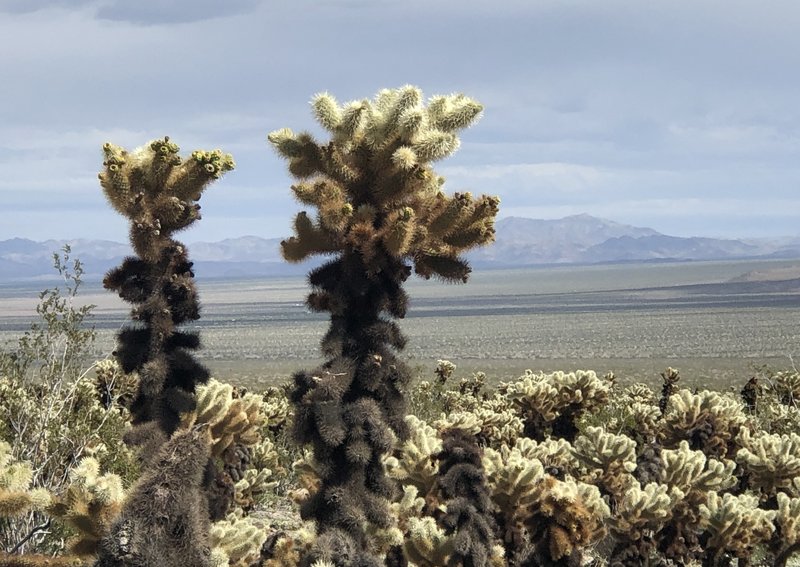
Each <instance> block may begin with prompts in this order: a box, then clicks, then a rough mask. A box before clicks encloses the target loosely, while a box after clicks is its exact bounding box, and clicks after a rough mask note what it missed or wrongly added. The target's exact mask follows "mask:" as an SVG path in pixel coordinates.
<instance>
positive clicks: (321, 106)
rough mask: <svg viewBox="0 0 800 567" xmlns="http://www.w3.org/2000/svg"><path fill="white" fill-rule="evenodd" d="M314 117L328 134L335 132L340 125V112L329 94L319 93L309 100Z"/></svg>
mask: <svg viewBox="0 0 800 567" xmlns="http://www.w3.org/2000/svg"><path fill="white" fill-rule="evenodd" d="M311 106H312V108H313V109H314V116H315V117H316V119H317V122H319V123H320V125H321V126H322V127H323V128H325V129H326V130H328V131H329V132H335V131H336V129H337V128H338V127H339V126H340V125H341V123H342V112H341V109H340V108H339V105H338V103H337V102H336V99H335V98H333V96H332V95H331V94H329V93H319V94H316V95H314V98H313V99H312V100H311Z"/></svg>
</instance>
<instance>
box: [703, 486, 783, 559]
mask: <svg viewBox="0 0 800 567" xmlns="http://www.w3.org/2000/svg"><path fill="white" fill-rule="evenodd" d="M700 516H701V518H702V522H701V525H702V526H703V527H704V528H705V530H706V531H707V532H708V533H709V539H708V541H707V543H706V555H707V557H710V558H712V561H714V560H715V559H716V558H719V557H720V556H721V555H722V553H724V552H729V553H732V554H734V555H735V556H736V557H739V558H745V557H749V556H750V555H751V554H752V550H753V548H754V547H755V546H756V545H759V544H761V543H763V542H766V541H768V540H769V539H770V537H771V536H772V533H773V531H774V530H775V526H774V525H773V520H774V519H775V516H776V512H775V511H774V510H770V511H767V510H762V509H760V508H759V507H758V497H757V496H753V495H750V494H741V495H739V496H734V495H733V494H730V493H725V494H722V495H719V494H717V493H716V492H709V493H708V500H707V503H706V504H701V505H700ZM711 564H712V565H713V564H716V562H714V563H711Z"/></svg>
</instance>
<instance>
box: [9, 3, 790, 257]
mask: <svg viewBox="0 0 800 567" xmlns="http://www.w3.org/2000/svg"><path fill="white" fill-rule="evenodd" d="M798 29H800V2H796V1H794V0H788V1H781V0H774V1H772V0H771V1H769V2H757V1H755V0H750V1H747V2H742V1H738V0H720V1H714V0H663V1H652V2H642V1H641V0H603V1H602V2H598V1H597V0H586V1H578V0H494V1H488V0H485V1H484V0H457V1H456V0H324V1H323V0H265V1H261V0H226V1H225V2H221V1H217V0H140V1H137V2H131V1H129V0H0V240H2V239H8V238H13V237H24V238H30V239H33V240H45V239H51V238H55V239H73V238H91V239H105V240H116V241H125V240H126V238H127V236H126V234H127V226H126V221H125V219H124V218H123V217H121V216H119V215H118V214H116V213H115V212H114V211H113V210H112V209H111V208H110V207H108V206H107V204H106V202H105V199H104V197H103V195H102V192H101V189H100V187H99V185H98V182H97V172H98V171H99V170H100V168H101V162H102V157H101V151H100V147H101V145H102V144H103V143H104V142H105V141H111V142H114V143H116V144H119V145H122V146H124V147H126V148H129V149H133V148H135V147H137V146H140V145H143V144H144V143H146V142H148V141H150V140H152V139H154V138H157V137H162V136H164V135H169V136H170V138H171V139H172V140H174V141H175V142H177V143H178V144H179V145H180V146H181V148H182V153H184V155H187V154H188V153H190V152H191V151H192V150H194V149H200V148H202V149H213V148H221V149H223V150H224V151H226V152H230V153H232V154H233V156H234V158H235V160H236V163H237V168H236V170H235V171H233V172H231V173H229V174H228V175H227V176H225V177H224V178H223V179H221V180H220V181H218V182H217V183H216V184H215V185H213V186H212V187H211V188H209V189H208V191H207V192H206V193H205V194H204V196H203V200H202V204H203V219H202V220H201V221H200V222H199V223H195V226H193V227H192V228H190V229H189V230H188V231H187V232H186V234H185V240H187V241H189V242H192V241H198V240H205V241H214V240H221V239H224V238H234V237H238V236H244V235H255V236H261V237H278V236H288V235H290V234H291V230H290V225H291V219H292V217H293V215H294V213H295V212H297V211H298V210H300V208H301V207H300V205H299V204H297V203H296V202H294V201H293V200H292V197H291V193H290V190H289V187H290V185H291V183H292V179H291V178H290V176H289V174H288V171H287V169H286V164H285V162H283V161H282V160H281V159H280V158H279V157H278V156H277V154H276V153H275V152H274V151H273V150H272V149H271V148H270V147H269V145H268V144H267V142H266V135H267V133H268V132H270V131H272V130H275V129H278V128H283V127H290V128H292V129H293V130H295V131H299V130H304V129H308V130H311V131H312V132H314V133H319V128H318V127H317V126H316V125H315V123H314V121H313V118H312V115H311V110H310V107H309V101H310V99H311V97H312V96H313V95H314V94H315V93H318V92H321V91H328V92H330V93H331V94H332V95H334V96H335V97H336V98H337V99H338V100H339V101H340V102H346V101H350V100H355V99H362V98H371V97H372V96H374V94H375V93H376V92H377V91H378V90H380V89H381V88H387V87H400V86H402V85H405V84H413V85H417V86H419V87H420V88H421V89H422V90H423V93H424V94H425V96H426V97H427V96H432V95H436V94H447V93H452V92H463V93H465V94H467V95H469V96H471V97H473V98H475V99H477V100H479V101H480V102H481V103H482V104H483V105H484V106H485V111H484V114H483V116H482V118H481V120H480V121H479V122H478V123H477V124H476V125H474V126H473V127H472V128H470V129H469V130H465V131H463V132H462V134H461V142H462V143H461V149H460V150H459V151H458V153H457V154H455V155H454V156H452V157H450V158H448V159H446V160H443V161H442V162H439V163H438V164H437V168H436V169H437V171H439V172H440V173H441V174H443V175H444V176H445V177H446V178H447V183H446V184H445V189H446V190H448V191H450V192H453V191H466V190H469V191H472V192H473V193H488V194H494V195H499V196H500V198H501V213H500V216H501V217H507V216H525V217H530V218H547V219H553V218H560V217H563V216H567V215H573V214H580V213H588V214H591V215H594V216H599V217H603V218H607V219H611V220H614V221H617V222H622V223H626V224H633V225H636V226H647V227H651V228H654V229H656V230H659V231H661V232H664V233H666V234H672V235H677V236H714V237H731V238H736V237H773V236H783V235H788V236H797V235H800V223H798V220H800V191H798V189H799V188H800V159H798V158H799V157H800V72H798V71H799V70H800V34H799V33H797V30H798Z"/></svg>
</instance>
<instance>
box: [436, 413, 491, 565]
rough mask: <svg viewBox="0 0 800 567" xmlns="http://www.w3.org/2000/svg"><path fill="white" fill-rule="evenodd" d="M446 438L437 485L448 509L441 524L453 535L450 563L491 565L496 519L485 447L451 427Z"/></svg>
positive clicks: (444, 436)
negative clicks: (492, 511) (490, 491)
mask: <svg viewBox="0 0 800 567" xmlns="http://www.w3.org/2000/svg"><path fill="white" fill-rule="evenodd" d="M442 437H443V440H442V450H441V452H439V454H438V455H437V459H438V460H439V478H438V481H437V484H438V487H439V492H440V493H441V495H442V498H443V499H444V508H445V512H444V514H443V516H442V517H441V519H440V521H439V523H440V524H441V525H442V526H443V527H444V529H445V533H447V534H448V535H451V536H452V538H453V540H452V541H453V551H452V555H451V557H450V562H451V563H452V564H456V565H474V566H475V567H488V566H489V563H490V560H491V557H492V549H493V547H494V545H493V544H494V541H493V539H494V535H493V530H492V527H493V524H494V521H493V519H492V516H491V513H490V505H491V502H490V499H489V490H488V487H487V481H486V475H485V474H484V470H483V464H482V462H481V449H480V448H479V447H478V445H477V443H476V440H475V438H474V437H473V436H471V435H469V434H467V433H466V432H464V431H463V430H459V429H451V430H448V431H445V432H444V434H443V436H442Z"/></svg>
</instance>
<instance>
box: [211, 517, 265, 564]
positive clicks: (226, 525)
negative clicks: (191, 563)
mask: <svg viewBox="0 0 800 567" xmlns="http://www.w3.org/2000/svg"><path fill="white" fill-rule="evenodd" d="M266 539H267V534H266V531H265V530H264V527H263V526H261V525H259V524H258V523H256V522H255V521H253V520H252V519H251V518H249V517H244V516H242V515H241V514H238V515H237V514H229V515H228V516H227V517H226V518H225V519H224V520H220V521H218V522H214V524H213V525H212V526H211V531H210V543H211V549H212V553H213V552H214V551H216V550H220V551H222V554H224V556H225V557H226V558H227V562H226V563H225V565H230V566H231V567H248V566H249V565H251V564H253V563H254V562H256V561H257V560H258V559H259V556H260V552H261V546H262V545H263V544H264V542H265V541H266Z"/></svg>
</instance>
